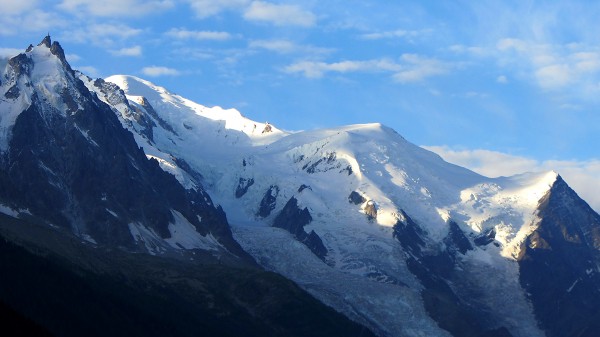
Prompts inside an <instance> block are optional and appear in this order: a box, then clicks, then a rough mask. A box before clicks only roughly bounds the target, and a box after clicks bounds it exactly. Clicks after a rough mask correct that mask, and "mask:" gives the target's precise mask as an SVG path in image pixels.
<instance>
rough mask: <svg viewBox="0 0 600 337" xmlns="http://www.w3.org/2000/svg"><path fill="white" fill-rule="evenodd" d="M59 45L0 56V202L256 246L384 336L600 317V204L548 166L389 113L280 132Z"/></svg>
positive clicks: (117, 237)
mask: <svg viewBox="0 0 600 337" xmlns="http://www.w3.org/2000/svg"><path fill="white" fill-rule="evenodd" d="M55 45H57V46H58V47H52V46H55ZM53 49H54V52H52V50H53ZM60 55H64V52H62V48H60V45H58V44H56V43H53V44H51V43H50V40H49V38H48V40H47V41H46V39H45V40H44V41H43V42H42V43H41V44H40V45H39V46H37V47H31V48H28V51H27V52H26V53H24V54H21V55H19V56H17V57H15V58H12V59H10V60H9V61H8V62H7V64H6V65H5V67H4V70H3V73H2V76H3V77H2V92H0V94H3V95H4V98H5V99H3V100H2V101H1V102H0V108H1V109H2V110H1V111H2V115H1V116H0V152H1V154H2V159H1V160H0V164H1V165H0V184H1V185H0V186H1V187H2V189H0V212H3V213H6V214H8V215H10V216H13V217H16V218H19V219H21V220H26V221H31V222H36V223H41V224H42V225H43V226H48V225H54V226H58V227H61V228H66V229H68V230H69V231H71V232H72V233H74V234H75V235H77V236H79V237H80V238H82V239H85V240H87V241H88V242H91V243H93V244H99V245H105V246H109V247H125V248H126V250H128V251H137V252H147V253H150V254H155V255H159V256H165V257H166V256H180V257H181V256H184V257H185V258H190V257H192V258H193V256H192V255H193V254H190V253H194V252H196V253H200V252H204V253H205V252H209V255H215V256H229V257H231V258H232V259H233V260H237V261H240V258H241V260H244V261H247V262H244V263H245V264H252V262H251V261H252V260H254V261H256V262H257V263H258V264H259V265H260V266H262V267H263V268H265V269H267V270H270V271H274V272H277V273H279V274H281V275H283V276H285V277H287V278H288V279H291V280H292V281H294V282H296V283H297V284H298V285H299V286H300V287H302V288H303V289H304V290H305V291H308V292H309V293H310V294H311V295H313V296H314V297H316V298H317V299H319V300H320V301H321V302H323V303H325V304H326V305H328V306H331V307H333V308H335V309H336V310H337V311H339V312H341V313H343V314H344V315H346V316H347V317H348V318H350V319H351V320H353V321H355V322H358V323H360V324H362V325H363V326H366V327H368V328H369V329H370V330H371V331H373V332H374V333H375V334H377V335H379V336H451V335H452V336H591V335H594V334H595V333H598V332H599V331H598V326H597V324H596V323H594V322H595V321H596V320H595V318H596V317H599V316H600V311H599V310H598V309H597V308H596V307H595V306H594V303H598V296H600V295H598V291H599V289H600V279H599V276H598V273H599V272H600V252H599V251H598V247H599V246H600V244H599V242H600V216H599V215H598V214H597V213H595V212H594V211H593V210H592V209H591V208H590V207H589V206H588V205H587V204H586V203H585V201H583V200H581V199H580V198H579V197H578V196H577V194H576V193H575V192H574V191H573V190H571V189H570V188H569V187H568V185H567V184H566V183H565V182H564V180H563V179H562V178H561V177H560V175H558V174H557V173H556V172H542V173H527V174H522V175H518V176H513V177H501V178H494V179H492V178H487V177H483V176H481V175H478V174H476V173H474V172H471V171H469V170H467V169H464V168H461V167H458V166H456V165H452V164H449V163H446V162H445V161H443V160H442V159H441V158H440V157H439V156H437V155H435V154H433V153H431V152H429V151H426V150H424V149H422V148H420V147H418V146H416V145H414V144H411V143H410V142H408V141H407V140H406V139H404V138H403V137H402V136H400V135H398V134H397V133H396V132H395V131H394V130H392V129H391V128H389V127H386V126H383V125H381V124H364V125H349V126H342V127H337V128H331V129H323V130H313V131H304V132H287V131H282V130H280V129H278V128H277V127H276V126H274V125H271V124H269V123H258V122H255V121H252V120H250V119H248V118H246V117H244V116H243V115H241V114H240V113H239V112H238V111H236V110H233V109H230V110H225V109H222V108H219V107H214V108H209V107H205V106H202V105H200V104H197V103H195V102H192V101H190V100H187V99H185V98H183V97H181V96H178V95H174V94H172V93H170V92H169V91H168V90H166V89H164V88H161V87H159V86H156V85H154V84H152V83H150V82H148V81H145V80H143V79H140V78H136V77H133V76H125V75H118V76H112V77H109V78H107V79H104V80H103V79H95V80H94V79H91V78H88V77H87V76H85V75H83V74H81V73H78V72H74V71H72V70H71V69H70V67H69V66H68V64H67V63H66V61H64V62H63V59H64V57H63V59H61V57H60ZM125 130H128V131H129V132H127V131H125ZM209 195H210V196H209ZM217 205H218V206H217ZM225 214H226V215H225ZM247 254H249V255H247Z"/></svg>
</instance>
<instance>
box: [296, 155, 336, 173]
mask: <svg viewBox="0 0 600 337" xmlns="http://www.w3.org/2000/svg"><path fill="white" fill-rule="evenodd" d="M336 158H337V154H336V153H335V152H328V153H326V154H325V156H324V157H322V158H319V159H318V160H317V161H315V162H308V163H306V164H304V166H302V169H303V170H306V172H308V173H315V172H327V171H329V170H332V169H336V168H340V167H341V164H340V163H338V162H336ZM327 165H328V166H327ZM319 166H323V167H319Z"/></svg>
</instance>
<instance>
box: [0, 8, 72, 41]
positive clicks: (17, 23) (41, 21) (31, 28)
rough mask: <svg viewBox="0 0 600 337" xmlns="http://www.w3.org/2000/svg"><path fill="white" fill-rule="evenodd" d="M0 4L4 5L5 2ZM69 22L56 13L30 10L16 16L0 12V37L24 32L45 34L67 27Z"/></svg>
mask: <svg viewBox="0 0 600 337" xmlns="http://www.w3.org/2000/svg"><path fill="white" fill-rule="evenodd" d="M0 2H2V3H4V2H5V1H1V0H0ZM70 23H71V22H69V21H67V20H66V19H64V18H62V17H61V16H60V15H57V14H56V13H52V12H47V11H43V10H40V9H31V10H29V11H25V12H22V13H18V14H8V13H5V12H1V11H0V27H1V28H0V36H2V35H19V34H23V33H24V32H47V31H49V30H54V29H59V28H64V27H67V26H68V25H69V24H70Z"/></svg>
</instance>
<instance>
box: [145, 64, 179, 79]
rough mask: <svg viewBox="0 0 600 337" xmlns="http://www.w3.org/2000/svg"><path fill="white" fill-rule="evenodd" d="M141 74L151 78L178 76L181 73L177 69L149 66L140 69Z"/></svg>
mask: <svg viewBox="0 0 600 337" xmlns="http://www.w3.org/2000/svg"><path fill="white" fill-rule="evenodd" d="M142 74H144V75H146V76H151V77H159V76H178V75H181V72H180V71H179V70H177V69H173V68H168V67H161V66H150V67H144V68H142Z"/></svg>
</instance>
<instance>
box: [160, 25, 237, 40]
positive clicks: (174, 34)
mask: <svg viewBox="0 0 600 337" xmlns="http://www.w3.org/2000/svg"><path fill="white" fill-rule="evenodd" d="M165 35H166V36H169V37H171V38H174V39H178V40H188V39H193V40H213V41H225V40H229V39H231V38H232V36H231V34H229V33H228V32H218V31H206V30H187V29H184V28H172V29H171V30H169V31H168V32H166V33H165Z"/></svg>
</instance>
